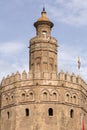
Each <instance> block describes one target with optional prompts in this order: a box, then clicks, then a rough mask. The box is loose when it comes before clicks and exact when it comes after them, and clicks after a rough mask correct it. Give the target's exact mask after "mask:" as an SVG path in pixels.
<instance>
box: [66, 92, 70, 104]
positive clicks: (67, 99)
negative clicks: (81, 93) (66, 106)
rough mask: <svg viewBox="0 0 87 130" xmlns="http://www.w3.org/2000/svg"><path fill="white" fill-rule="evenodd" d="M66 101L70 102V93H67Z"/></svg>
mask: <svg viewBox="0 0 87 130" xmlns="http://www.w3.org/2000/svg"><path fill="white" fill-rule="evenodd" d="M66 101H68V102H69V94H66Z"/></svg>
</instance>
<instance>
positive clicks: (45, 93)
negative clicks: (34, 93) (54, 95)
mask: <svg viewBox="0 0 87 130" xmlns="http://www.w3.org/2000/svg"><path fill="white" fill-rule="evenodd" d="M43 99H44V100H46V99H47V92H44V93H43Z"/></svg>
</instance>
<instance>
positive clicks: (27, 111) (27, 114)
mask: <svg viewBox="0 0 87 130" xmlns="http://www.w3.org/2000/svg"><path fill="white" fill-rule="evenodd" d="M25 113H26V116H29V109H28V108H26V109H25Z"/></svg>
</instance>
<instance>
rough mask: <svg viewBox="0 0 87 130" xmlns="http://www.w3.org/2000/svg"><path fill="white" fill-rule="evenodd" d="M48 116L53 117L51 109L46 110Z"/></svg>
mask: <svg viewBox="0 0 87 130" xmlns="http://www.w3.org/2000/svg"><path fill="white" fill-rule="evenodd" d="M48 114H49V116H53V109H52V108H49V109H48Z"/></svg>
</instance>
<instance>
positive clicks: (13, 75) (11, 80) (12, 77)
mask: <svg viewBox="0 0 87 130" xmlns="http://www.w3.org/2000/svg"><path fill="white" fill-rule="evenodd" d="M14 81H15V74H14V73H12V75H11V77H10V82H11V83H13V82H14Z"/></svg>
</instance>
